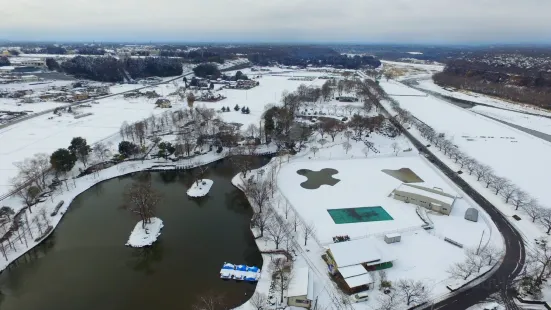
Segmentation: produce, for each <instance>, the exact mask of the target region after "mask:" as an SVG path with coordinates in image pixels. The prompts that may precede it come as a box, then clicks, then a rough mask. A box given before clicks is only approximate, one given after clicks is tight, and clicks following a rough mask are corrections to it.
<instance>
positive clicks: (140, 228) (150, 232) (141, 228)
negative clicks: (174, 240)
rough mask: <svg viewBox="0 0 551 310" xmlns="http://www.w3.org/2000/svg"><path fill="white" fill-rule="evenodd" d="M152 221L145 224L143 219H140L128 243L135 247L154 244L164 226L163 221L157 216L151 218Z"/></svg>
mask: <svg viewBox="0 0 551 310" xmlns="http://www.w3.org/2000/svg"><path fill="white" fill-rule="evenodd" d="M150 221H151V222H150V223H146V224H145V225H143V221H139V222H138V223H137V224H136V226H135V227H134V229H133V230H132V232H131V233H130V237H129V238H128V242H126V245H128V246H131V247H133V248H142V247H144V246H149V245H152V244H153V243H154V242H155V241H157V238H159V236H160V235H161V229H162V228H163V226H164V225H163V221H162V220H161V219H160V218H157V217H153V218H151V219H150Z"/></svg>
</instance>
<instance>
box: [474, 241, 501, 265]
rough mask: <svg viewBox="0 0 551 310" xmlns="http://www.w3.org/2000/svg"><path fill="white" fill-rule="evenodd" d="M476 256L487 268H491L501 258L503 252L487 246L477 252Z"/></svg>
mask: <svg viewBox="0 0 551 310" xmlns="http://www.w3.org/2000/svg"><path fill="white" fill-rule="evenodd" d="M478 255H480V256H481V257H482V259H483V260H484V261H485V263H486V264H487V265H488V266H491V265H493V264H494V262H495V261H497V260H499V259H500V258H501V257H502V256H503V250H502V249H499V248H497V247H495V246H493V245H491V244H488V245H486V246H485V247H484V248H482V249H481V250H480V251H479V253H478Z"/></svg>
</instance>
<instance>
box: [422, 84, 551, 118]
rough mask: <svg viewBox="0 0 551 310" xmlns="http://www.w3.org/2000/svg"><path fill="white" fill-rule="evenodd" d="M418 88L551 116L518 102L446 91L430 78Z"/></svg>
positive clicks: (548, 112) (465, 92) (471, 93)
mask: <svg viewBox="0 0 551 310" xmlns="http://www.w3.org/2000/svg"><path fill="white" fill-rule="evenodd" d="M418 83H419V84H418V86H417V87H419V88H423V89H426V90H430V91H434V92H437V93H440V94H442V95H446V96H450V97H454V98H458V99H464V100H469V101H473V102H478V103H482V104H487V105H491V106H495V107H498V108H504V109H510V110H516V111H523V112H529V113H535V114H542V115H547V116H551V112H550V111H546V110H543V109H541V108H538V107H536V106H533V105H529V104H523V103H518V102H509V101H505V100H502V99H498V98H494V97H490V96H486V95H483V94H477V93H473V92H469V91H463V90H461V91H450V90H447V89H444V88H442V87H441V86H439V85H436V84H435V83H434V81H433V80H432V78H427V79H423V80H418Z"/></svg>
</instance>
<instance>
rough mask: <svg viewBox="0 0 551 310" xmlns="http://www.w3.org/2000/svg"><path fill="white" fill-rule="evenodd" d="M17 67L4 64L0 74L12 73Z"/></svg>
mask: <svg viewBox="0 0 551 310" xmlns="http://www.w3.org/2000/svg"><path fill="white" fill-rule="evenodd" d="M13 69H15V67H13V66H4V67H0V74H8V73H11V72H12V71H13Z"/></svg>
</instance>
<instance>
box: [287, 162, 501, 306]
mask: <svg viewBox="0 0 551 310" xmlns="http://www.w3.org/2000/svg"><path fill="white" fill-rule="evenodd" d="M324 168H330V169H335V170H337V171H338V173H336V174H333V175H332V177H333V178H335V179H338V180H339V182H337V183H336V184H335V185H333V186H331V185H322V186H320V187H319V188H318V189H305V188H303V187H301V185H300V184H301V183H302V182H304V181H306V179H307V178H306V177H305V176H302V175H300V174H298V173H297V170H299V169H309V170H311V171H320V170H321V169H324ZM401 168H409V169H410V170H412V171H413V172H414V173H415V174H416V175H417V176H418V177H420V178H421V179H422V180H423V181H424V182H421V183H415V184H417V185H422V186H427V187H439V188H441V189H442V190H444V191H445V192H447V193H450V194H453V195H457V198H456V200H455V202H454V204H453V209H452V212H451V214H450V215H449V216H447V215H442V214H438V213H436V212H432V211H429V212H428V217H429V219H430V220H431V221H432V222H433V223H434V229H433V230H429V231H426V230H424V229H422V227H421V226H422V225H423V224H424V222H423V221H422V220H421V219H420V217H419V216H418V215H417V213H416V206H415V205H412V204H407V203H404V202H402V201H398V200H395V199H394V198H392V197H391V196H390V194H391V192H392V191H393V190H394V189H395V188H397V187H398V186H400V184H402V181H400V180H398V179H396V178H394V177H392V176H390V175H388V174H387V173H385V172H382V171H381V170H382V169H390V170H398V169H401ZM278 187H279V190H280V192H281V194H282V195H283V196H284V197H285V198H286V199H287V201H288V203H290V204H291V205H292V207H293V209H294V210H295V211H296V212H297V213H298V214H299V216H300V219H301V220H302V221H303V222H306V223H312V224H313V225H314V226H315V227H316V236H317V238H318V241H319V242H320V243H321V244H322V245H327V244H329V243H332V242H333V241H332V237H333V236H342V235H348V236H349V237H350V238H352V239H355V238H365V237H373V238H379V239H382V238H383V237H384V235H385V234H386V233H392V232H399V233H401V235H402V240H401V242H399V243H394V244H389V245H388V248H389V250H391V251H392V252H393V253H394V254H395V255H396V257H397V260H396V261H395V262H393V264H394V266H393V267H392V268H389V269H387V270H386V272H387V275H388V277H389V279H391V280H392V281H397V280H399V279H404V278H412V279H416V280H422V281H424V282H426V283H427V285H429V286H430V288H431V291H432V294H434V296H436V295H440V294H445V293H447V292H448V291H447V289H446V287H445V286H446V285H447V283H453V282H454V280H453V279H451V277H450V274H449V273H448V272H447V270H448V269H449V268H450V266H451V265H452V264H454V263H457V262H461V261H462V260H463V259H464V257H465V251H464V249H461V248H458V247H456V246H454V245H452V244H450V243H448V242H446V241H444V240H443V239H444V238H449V239H452V240H454V241H457V242H459V243H461V244H463V245H464V247H465V248H472V247H476V246H477V245H478V244H479V242H480V240H481V237H482V238H483V239H482V240H483V244H486V243H489V244H492V245H493V246H496V247H498V248H501V247H502V239H501V235H500V234H499V232H498V231H497V229H496V228H495V226H494V224H493V223H492V222H491V221H489V220H488V216H487V215H486V214H485V213H484V211H483V210H482V209H481V208H480V207H479V206H478V205H476V204H475V203H474V202H473V201H471V200H470V199H469V198H468V197H464V196H466V195H464V194H463V193H462V192H461V191H460V190H459V189H457V188H456V187H455V186H454V185H453V183H451V181H449V180H447V179H445V178H444V176H443V175H441V173H440V172H439V171H438V170H436V169H435V168H434V167H432V166H430V164H429V163H428V162H427V161H426V160H425V159H424V158H422V157H420V156H419V155H417V154H411V155H410V156H399V157H395V156H389V157H380V158H368V159H355V160H308V161H304V160H295V161H293V160H292V161H291V162H290V163H289V164H284V165H283V166H282V168H281V171H280V172H279V175H278ZM373 206H381V207H383V209H384V210H385V211H386V212H387V213H388V214H389V215H390V216H391V217H392V218H393V220H385V221H373V222H360V223H348V224H336V223H335V221H334V220H333V218H332V217H331V216H330V214H329V213H328V211H327V210H329V209H343V208H358V207H373ZM471 207H473V208H476V209H478V210H479V212H480V215H481V217H480V218H479V221H478V222H471V221H468V220H465V219H464V216H465V211H466V210H467V208H471ZM280 209H281V207H280ZM483 235H484V236H483Z"/></svg>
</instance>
